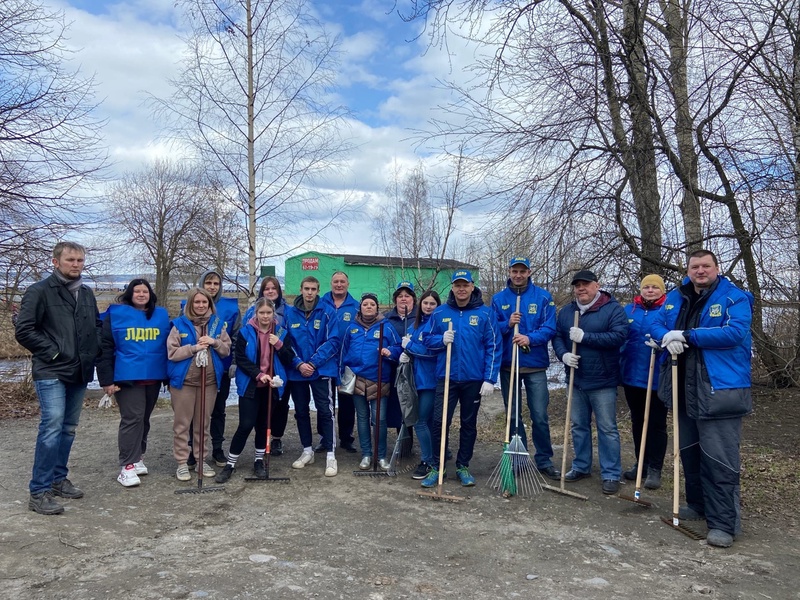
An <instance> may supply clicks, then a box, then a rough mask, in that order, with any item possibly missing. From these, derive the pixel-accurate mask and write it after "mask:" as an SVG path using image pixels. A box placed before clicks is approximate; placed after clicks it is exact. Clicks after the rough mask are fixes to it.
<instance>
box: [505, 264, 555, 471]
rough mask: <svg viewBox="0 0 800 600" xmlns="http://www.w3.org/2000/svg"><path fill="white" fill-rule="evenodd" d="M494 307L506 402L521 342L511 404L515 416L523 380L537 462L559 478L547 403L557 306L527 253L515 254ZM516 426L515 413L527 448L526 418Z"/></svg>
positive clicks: (538, 466) (541, 468) (542, 468)
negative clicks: (514, 357)
mask: <svg viewBox="0 0 800 600" xmlns="http://www.w3.org/2000/svg"><path fill="white" fill-rule="evenodd" d="M517 302H519V310H517ZM492 308H493V309H494V314H495V316H496V317H497V323H498V325H499V327H500V332H501V333H502V335H503V360H502V366H501V368H500V385H501V387H502V389H503V402H504V403H505V405H506V407H508V392H509V390H510V389H511V383H510V375H511V355H512V350H513V348H514V346H517V347H518V357H519V382H520V385H519V388H518V389H517V390H516V391H515V392H514V398H515V403H514V404H515V406H513V407H512V409H511V410H512V415H516V412H517V410H518V409H517V406H516V404H517V403H516V400H519V398H520V397H521V395H522V384H523V383H524V384H525V393H526V396H527V400H528V409H529V410H530V413H531V437H532V439H533V445H534V447H535V448H536V454H535V455H534V461H535V462H536V467H537V468H538V469H539V472H540V473H542V475H545V476H546V477H549V478H550V479H553V480H560V479H561V472H560V471H558V470H557V469H556V468H555V467H554V466H553V444H552V443H551V442H550V422H549V421H548V418H547V406H548V404H549V403H550V393H549V392H548V390H547V367H549V366H550V353H549V352H548V350H547V343H548V342H549V341H550V340H551V339H552V338H553V336H554V335H555V334H556V305H555V303H554V302H553V297H552V296H551V295H550V293H549V292H548V291H547V290H545V289H543V288H540V287H538V286H536V285H534V283H533V281H532V280H531V266H530V262H529V261H528V259H527V258H525V257H523V256H516V257H514V258H512V259H511V262H510V263H509V265H508V281H507V283H506V287H505V289H503V290H502V291H500V292H497V293H496V294H495V295H494V297H493V298H492ZM515 327H517V328H518V333H517V334H514V328H515ZM514 425H515V417H514V416H512V420H511V431H512V435H513V434H514V433H515V432H516V434H518V435H519V436H520V437H521V438H522V442H523V443H524V444H525V447H526V448H527V447H528V440H527V437H526V435H525V425H524V423H522V421H520V423H519V429H518V430H517V429H515V428H514Z"/></svg>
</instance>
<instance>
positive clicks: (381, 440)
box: [342, 292, 400, 471]
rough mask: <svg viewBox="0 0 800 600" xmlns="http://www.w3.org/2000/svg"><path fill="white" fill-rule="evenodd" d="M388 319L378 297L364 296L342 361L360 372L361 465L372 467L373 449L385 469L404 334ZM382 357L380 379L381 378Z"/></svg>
mask: <svg viewBox="0 0 800 600" xmlns="http://www.w3.org/2000/svg"><path fill="white" fill-rule="evenodd" d="M385 321H386V318H385V317H384V316H383V315H381V314H379V313H378V297H377V296H376V295H375V294H372V293H369V292H367V293H365V294H364V295H363V296H361V304H360V307H359V310H358V312H357V313H356V317H355V319H354V320H353V322H352V323H350V324H349V325H348V326H347V328H346V329H345V332H344V337H343V339H342V365H343V366H344V367H350V370H351V371H353V373H354V374H355V376H356V383H355V390H354V391H353V403H354V404H355V408H356V422H357V425H358V443H359V445H360V446H361V464H360V465H359V468H361V469H369V467H370V465H371V464H372V457H373V452H377V453H378V463H379V465H380V467H381V469H383V470H384V471H385V470H387V469H388V468H389V462H388V461H387V460H386V405H387V400H388V397H389V387H390V385H391V384H390V381H391V379H390V376H391V369H390V365H391V363H396V362H397V358H398V356H399V355H400V338H399V336H398V335H397V333H396V332H395V330H394V328H393V327H391V326H390V325H389V324H388V323H386V322H385ZM381 323H383V338H381ZM379 348H380V355H379V354H378V349H379ZM379 360H380V361H381V380H380V381H378V361H379ZM389 361H391V362H389ZM373 400H374V401H375V402H373ZM378 402H380V403H381V405H380V406H381V418H380V422H376V413H377V403H378ZM370 423H373V424H374V426H375V427H377V428H378V447H377V448H374V447H373V444H372V432H371V428H370Z"/></svg>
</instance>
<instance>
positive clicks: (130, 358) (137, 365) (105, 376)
mask: <svg viewBox="0 0 800 600" xmlns="http://www.w3.org/2000/svg"><path fill="white" fill-rule="evenodd" d="M107 313H108V315H107V317H106V319H105V321H103V330H102V333H101V336H100V337H101V345H102V349H103V354H102V356H101V358H100V360H99V361H98V363H97V376H98V379H99V380H100V385H103V386H105V385H111V384H112V383H115V382H116V383H119V382H128V381H146V380H155V381H163V380H165V379H166V378H167V363H168V362H169V361H168V360H167V336H168V335H169V329H170V323H169V315H168V314H167V311H166V309H164V308H162V307H160V306H157V307H156V308H155V310H154V311H153V314H152V316H151V317H150V319H148V318H147V313H145V311H142V310H138V309H136V308H134V307H132V306H129V305H127V304H112V305H111V306H109V307H108V311H107Z"/></svg>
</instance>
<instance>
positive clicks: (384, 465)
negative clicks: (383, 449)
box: [378, 458, 389, 471]
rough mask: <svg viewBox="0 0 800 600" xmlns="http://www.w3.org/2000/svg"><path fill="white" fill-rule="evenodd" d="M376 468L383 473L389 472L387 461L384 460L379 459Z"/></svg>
mask: <svg viewBox="0 0 800 600" xmlns="http://www.w3.org/2000/svg"><path fill="white" fill-rule="evenodd" d="M378 466H379V467H380V468H381V469H383V470H384V471H388V470H389V461H388V460H386V459H385V458H382V459H380V460H379V461H378Z"/></svg>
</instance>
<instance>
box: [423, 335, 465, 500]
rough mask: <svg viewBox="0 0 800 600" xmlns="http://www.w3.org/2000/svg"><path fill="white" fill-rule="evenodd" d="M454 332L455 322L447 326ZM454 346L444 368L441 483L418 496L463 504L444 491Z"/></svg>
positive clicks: (448, 348) (450, 347)
mask: <svg viewBox="0 0 800 600" xmlns="http://www.w3.org/2000/svg"><path fill="white" fill-rule="evenodd" d="M452 330H453V322H452V321H451V322H450V323H448V324H447V331H452ZM452 346H453V345H452V344H447V353H446V362H445V368H444V400H443V404H442V441H441V443H440V444H439V481H438V484H437V486H436V491H435V492H417V495H419V496H420V497H425V498H432V499H433V500H444V501H445V502H461V501H462V500H464V497H463V496H451V495H450V494H445V493H444V492H443V491H442V481H443V480H444V463H445V447H446V445H447V401H448V398H449V396H450V358H451V356H452Z"/></svg>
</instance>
